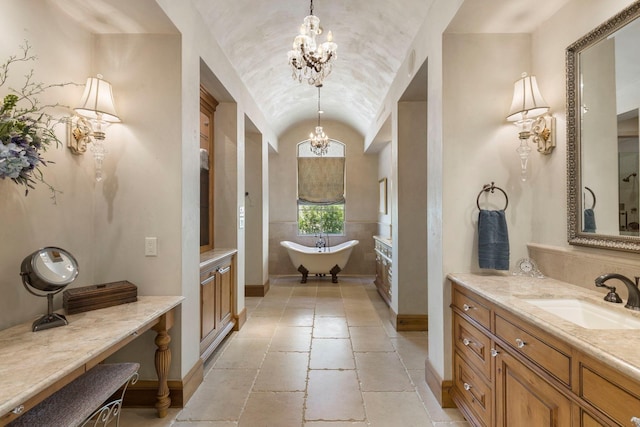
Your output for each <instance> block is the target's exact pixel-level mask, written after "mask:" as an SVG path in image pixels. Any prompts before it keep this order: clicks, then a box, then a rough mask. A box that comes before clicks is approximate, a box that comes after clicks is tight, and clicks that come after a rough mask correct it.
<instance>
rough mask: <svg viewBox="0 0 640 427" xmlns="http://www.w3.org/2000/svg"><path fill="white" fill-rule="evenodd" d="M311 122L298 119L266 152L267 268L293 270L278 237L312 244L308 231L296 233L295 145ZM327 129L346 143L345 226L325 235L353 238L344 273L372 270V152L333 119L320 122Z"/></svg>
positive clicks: (339, 239) (374, 180)
mask: <svg viewBox="0 0 640 427" xmlns="http://www.w3.org/2000/svg"><path fill="white" fill-rule="evenodd" d="M313 126H314V123H313V122H304V123H301V124H299V125H297V126H295V127H293V128H292V129H290V130H288V131H287V132H285V134H284V135H282V136H281V137H280V139H279V149H278V153H272V154H270V155H269V193H270V197H269V217H270V224H269V273H270V274H297V272H296V269H295V268H294V267H293V265H292V264H291V261H290V260H289V257H288V255H287V253H286V251H285V249H284V248H282V247H281V246H280V241H282V240H291V241H296V242H299V243H302V244H304V245H307V246H313V244H314V241H315V240H314V238H313V237H298V236H297V226H296V219H297V204H296V197H297V187H296V185H297V177H296V145H297V144H298V143H299V142H301V141H304V140H305V139H308V135H309V130H310V129H313ZM323 126H324V129H325V131H326V132H327V134H328V135H329V136H330V137H331V138H333V139H336V140H338V141H341V142H342V143H344V144H346V157H347V160H346V176H347V178H346V181H347V186H346V190H345V193H346V194H345V197H346V205H345V221H346V224H345V232H346V235H345V236H344V237H331V238H330V244H331V245H335V244H338V243H341V242H344V241H347V240H353V239H357V240H359V241H360V244H359V245H358V246H356V247H355V248H354V250H353V252H352V254H351V258H350V260H349V263H348V264H347V266H346V268H345V269H344V274H374V272H375V264H374V263H375V256H374V254H373V235H374V234H376V232H377V215H378V214H377V212H378V169H377V168H378V165H377V156H375V155H368V154H365V153H364V152H363V150H362V143H363V141H362V136H361V135H359V134H358V133H357V132H356V131H355V130H353V129H351V128H349V127H347V126H345V125H343V124H341V123H337V122H327V123H324V122H323Z"/></svg>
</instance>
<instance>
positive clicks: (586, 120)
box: [566, 2, 640, 252]
mask: <svg viewBox="0 0 640 427" xmlns="http://www.w3.org/2000/svg"><path fill="white" fill-rule="evenodd" d="M639 17H640V2H635V3H634V4H633V5H631V6H629V7H628V8H626V9H625V10H623V11H622V12H620V13H619V14H617V15H616V16H614V17H613V18H611V19H610V20H608V21H607V22H605V23H604V24H602V25H600V26H599V27H597V28H596V29H594V30H593V31H591V32H590V33H589V34H587V35H586V36H584V37H583V38H581V39H580V40H578V41H576V42H575V43H573V44H572V45H571V46H569V47H568V48H567V51H566V59H567V177H568V199H569V200H568V208H569V218H568V228H569V230H568V231H569V243H570V244H573V245H582V246H592V247H599V248H606V249H615V250H623V251H633V252H640V204H639V200H640V158H639V153H640V141H639V139H638V135H639V134H640V123H639V120H638V111H639V109H640V49H639V48H638V44H640V19H638V18H639ZM596 200H597V205H596Z"/></svg>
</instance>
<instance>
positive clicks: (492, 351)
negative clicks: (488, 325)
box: [491, 348, 500, 357]
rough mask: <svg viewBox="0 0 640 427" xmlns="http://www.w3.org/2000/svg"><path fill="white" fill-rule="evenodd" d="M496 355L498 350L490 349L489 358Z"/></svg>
mask: <svg viewBox="0 0 640 427" xmlns="http://www.w3.org/2000/svg"><path fill="white" fill-rule="evenodd" d="M498 354H500V352H499V351H498V350H496V349H495V348H492V349H491V357H497V356H498Z"/></svg>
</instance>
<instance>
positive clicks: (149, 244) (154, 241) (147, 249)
mask: <svg viewBox="0 0 640 427" xmlns="http://www.w3.org/2000/svg"><path fill="white" fill-rule="evenodd" d="M144 256H158V238H157V237H145V238H144Z"/></svg>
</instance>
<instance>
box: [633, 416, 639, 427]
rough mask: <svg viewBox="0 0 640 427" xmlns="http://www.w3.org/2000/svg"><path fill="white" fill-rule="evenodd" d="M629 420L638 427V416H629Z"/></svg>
mask: <svg viewBox="0 0 640 427" xmlns="http://www.w3.org/2000/svg"><path fill="white" fill-rule="evenodd" d="M631 422H632V423H633V424H635V426H636V427H640V417H631Z"/></svg>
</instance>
